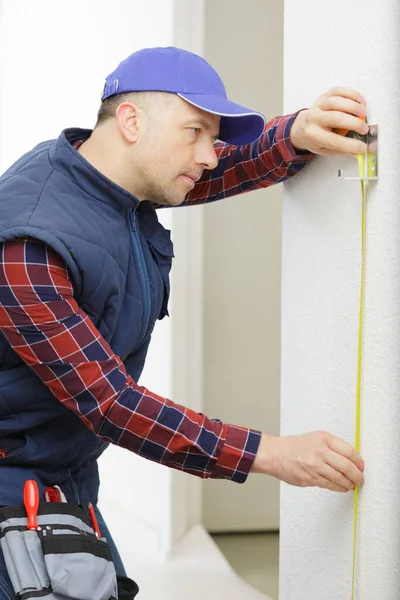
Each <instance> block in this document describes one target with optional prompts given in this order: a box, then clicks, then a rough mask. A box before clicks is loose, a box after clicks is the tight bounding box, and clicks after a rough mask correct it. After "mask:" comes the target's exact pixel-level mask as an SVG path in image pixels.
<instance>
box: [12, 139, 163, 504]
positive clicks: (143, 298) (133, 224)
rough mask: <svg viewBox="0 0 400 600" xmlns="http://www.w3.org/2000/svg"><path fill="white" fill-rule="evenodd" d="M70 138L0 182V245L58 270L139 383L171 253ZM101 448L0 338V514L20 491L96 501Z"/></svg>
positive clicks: (156, 227) (36, 153)
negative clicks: (21, 246)
mask: <svg viewBox="0 0 400 600" xmlns="http://www.w3.org/2000/svg"><path fill="white" fill-rule="evenodd" d="M89 135H90V131H89V130H81V129H69V130H66V131H64V132H63V133H62V134H61V135H60V137H59V138H58V139H57V140H54V141H49V142H44V143H42V144H40V145H39V146H37V147H36V148H34V149H33V150H32V151H31V152H29V153H28V154H26V155H24V156H23V157H22V158H20V159H19V160H18V161H17V162H16V163H15V164H14V165H13V166H12V167H11V168H10V169H8V171H7V172H6V173H5V174H4V175H3V176H2V177H1V178H0V241H4V240H8V239H11V238H16V237H22V236H31V237H34V238H37V239H40V240H43V241H44V242H46V243H47V244H49V245H50V246H51V247H52V248H53V249H54V250H55V251H56V252H57V253H58V254H59V255H60V256H61V257H62V258H63V259H64V261H65V262H66V264H67V266H68V269H69V271H70V273H71V276H72V280H73V283H74V289H75V298H76V300H77V302H78V304H79V305H80V307H81V308H82V309H83V310H84V311H85V312H86V314H87V315H89V317H90V319H91V320H92V321H93V323H94V324H95V326H96V327H97V328H98V330H99V331H100V333H101V334H102V336H103V337H104V339H105V340H106V341H107V342H108V343H109V344H110V346H111V348H112V350H113V351H114V352H115V353H116V354H117V355H118V356H120V357H121V359H122V360H123V362H124V364H125V367H126V369H127V371H128V373H129V374H130V375H131V376H132V377H133V379H134V380H135V381H138V379H139V376H140V374H141V371H142V369H143V365H144V361H145V357H146V353H147V348H148V345H149V342H150V336H151V332H152V330H153V327H154V324H155V322H156V320H157V319H158V318H160V319H161V318H163V317H164V316H165V315H166V314H168V313H167V302H168V296H169V271H170V268H171V262H172V256H173V248H172V242H171V240H170V235H169V234H170V232H169V231H167V230H166V229H164V227H163V226H162V225H161V224H160V223H159V222H158V219H157V215H156V212H155V210H154V207H153V205H152V203H151V202H148V201H145V202H140V203H139V201H138V200H137V198H135V197H134V196H132V195H131V194H130V193H128V192H127V191H126V190H124V189H123V188H121V187H119V186H118V185H116V184H115V183H113V182H112V181H110V180H109V179H107V178H106V177H105V176H103V175H102V174H101V173H99V171H97V170H96V169H95V168H93V167H92V166H91V165H90V164H89V163H88V162H87V161H86V160H85V159H84V158H83V157H82V156H81V155H80V154H79V153H78V152H77V151H76V150H75V148H74V147H73V146H72V144H73V143H75V142H76V141H78V140H81V139H87V138H88V137H89ZM106 446H107V444H106V443H105V442H104V441H102V440H101V439H100V438H98V437H97V436H96V435H95V434H93V433H92V432H91V431H90V430H89V429H88V428H87V427H86V426H85V425H84V424H83V423H82V422H81V421H80V419H79V418H78V417H77V416H76V415H75V414H74V413H72V412H71V411H69V410H68V409H67V408H65V407H64V406H63V405H62V404H61V403H60V402H59V401H58V400H57V399H56V398H55V397H54V396H53V394H52V393H51V392H50V391H49V390H48V388H47V387H46V386H45V385H44V384H43V383H42V382H41V380H40V379H39V377H38V376H37V375H35V374H34V373H33V371H32V370H31V369H30V368H29V367H27V366H26V365H25V364H24V363H23V361H22V360H21V359H20V358H19V357H18V356H17V354H16V353H15V352H14V351H13V350H12V349H11V347H10V345H9V344H8V342H7V341H6V339H5V338H4V336H3V335H2V334H0V448H2V449H3V450H4V451H5V452H7V456H5V457H4V458H0V505H7V504H15V503H21V502H22V499H23V497H22V490H23V484H24V481H25V480H26V479H30V478H35V479H36V480H37V481H38V484H39V488H40V491H41V492H42V493H43V490H44V488H45V487H47V486H49V485H55V484H58V485H60V486H61V487H62V489H63V491H64V493H65V494H66V496H67V500H68V501H71V502H76V503H83V504H87V502H88V501H91V502H93V503H96V502H97V493H98V484H99V481H98V470H97V458H98V457H99V456H100V454H101V453H102V452H103V451H104V449H105V448H106Z"/></svg>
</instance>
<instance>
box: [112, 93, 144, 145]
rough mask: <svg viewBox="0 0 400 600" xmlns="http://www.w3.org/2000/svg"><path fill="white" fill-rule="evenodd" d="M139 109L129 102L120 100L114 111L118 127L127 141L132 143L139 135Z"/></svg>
mask: <svg viewBox="0 0 400 600" xmlns="http://www.w3.org/2000/svg"><path fill="white" fill-rule="evenodd" d="M141 112H142V111H141V110H140V108H138V107H137V106H136V105H135V104H132V103H131V102H121V104H120V105H119V106H118V108H117V110H116V111H115V118H116V120H117V125H118V129H119V131H120V132H121V135H122V136H123V137H124V138H125V140H126V141H127V142H130V143H131V144H134V143H135V142H137V139H138V137H139V131H140V125H141V116H142V115H141Z"/></svg>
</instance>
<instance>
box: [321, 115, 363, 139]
mask: <svg viewBox="0 0 400 600" xmlns="http://www.w3.org/2000/svg"><path fill="white" fill-rule="evenodd" d="M315 122H316V123H317V125H320V126H321V127H329V128H331V129H333V128H340V129H347V130H349V131H356V132H357V133H358V134H359V135H365V134H366V133H368V130H369V127H368V125H367V124H366V123H365V122H364V121H362V120H361V119H360V118H358V117H355V116H354V115H352V114H348V113H347V112H339V111H338V110H320V111H319V112H318V115H316V117H315Z"/></svg>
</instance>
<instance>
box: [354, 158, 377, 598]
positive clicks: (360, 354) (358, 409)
mask: <svg viewBox="0 0 400 600" xmlns="http://www.w3.org/2000/svg"><path fill="white" fill-rule="evenodd" d="M358 168H359V172H360V177H361V279H360V313H359V322H358V358H357V390H356V435H355V444H354V447H355V449H356V450H357V452H360V433H361V383H362V362H363V361H362V359H363V324H364V279H365V212H366V202H365V195H366V183H367V182H366V181H363V180H362V178H363V177H365V175H364V172H365V156H364V154H359V155H358ZM373 175H375V173H374V172H371V164H370V160H369V156H368V161H367V176H368V177H371V176H373ZM358 497H359V490H358V486H356V487H355V489H354V542H353V572H352V583H351V600H354V597H355V596H354V594H355V576H356V557H357V522H358Z"/></svg>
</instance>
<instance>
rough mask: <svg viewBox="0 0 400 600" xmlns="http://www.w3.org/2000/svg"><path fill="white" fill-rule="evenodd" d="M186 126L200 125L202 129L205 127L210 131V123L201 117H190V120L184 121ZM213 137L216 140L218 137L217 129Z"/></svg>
mask: <svg viewBox="0 0 400 600" xmlns="http://www.w3.org/2000/svg"><path fill="white" fill-rule="evenodd" d="M185 125H186V126H189V127H190V126H191V125H192V126H194V125H201V126H202V127H204V129H206V130H207V131H210V129H211V128H212V127H211V125H210V123H209V122H208V121H206V119H202V118H201V117H200V118H198V119H190V121H187V122H186V123H185ZM212 137H213V138H214V140H215V141H216V140H217V139H218V137H219V131H218V132H217V133H216V134H215V135H213V136H212Z"/></svg>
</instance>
